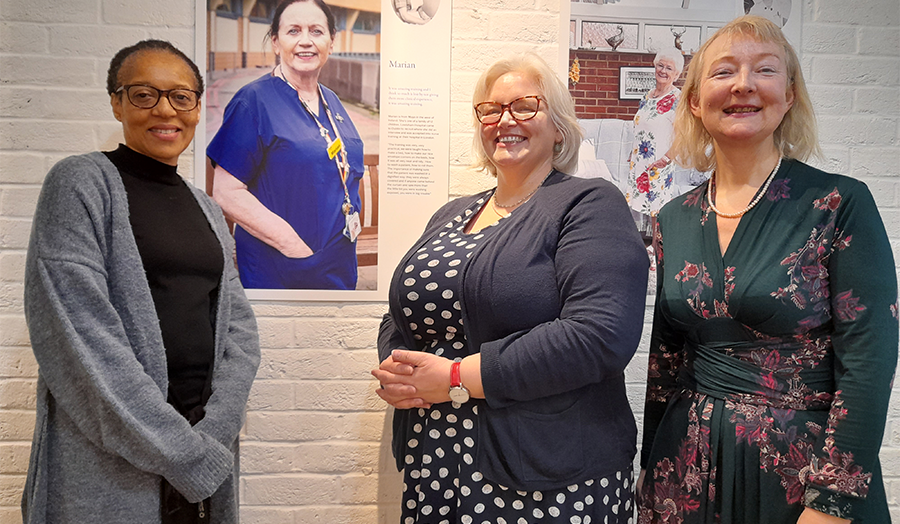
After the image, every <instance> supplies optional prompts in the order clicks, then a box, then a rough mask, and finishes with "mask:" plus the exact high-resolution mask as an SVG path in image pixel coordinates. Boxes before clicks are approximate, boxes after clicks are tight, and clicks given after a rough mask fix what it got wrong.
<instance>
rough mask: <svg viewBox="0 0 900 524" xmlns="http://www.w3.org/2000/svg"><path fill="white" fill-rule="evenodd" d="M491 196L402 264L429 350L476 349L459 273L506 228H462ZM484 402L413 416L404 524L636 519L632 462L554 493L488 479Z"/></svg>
mask: <svg viewBox="0 0 900 524" xmlns="http://www.w3.org/2000/svg"><path fill="white" fill-rule="evenodd" d="M485 201H486V199H485V198H482V199H479V200H477V201H475V202H473V204H472V205H471V206H469V208H468V209H466V210H465V211H464V212H463V214H461V215H460V216H458V217H456V218H455V219H454V220H452V221H450V222H449V223H448V224H447V225H446V226H445V227H444V228H442V229H441V230H439V231H438V232H437V233H435V235H434V236H433V237H432V238H431V239H430V240H428V241H427V242H426V243H425V244H424V246H423V247H422V248H421V249H419V250H418V251H416V252H415V253H414V254H413V255H412V256H411V257H410V258H409V259H408V260H407V261H406V262H404V263H405V264H406V266H405V267H404V269H403V276H402V281H401V293H400V295H401V301H400V302H401V306H402V307H403V314H404V315H405V316H406V319H407V321H408V322H409V328H410V330H412V333H413V336H414V337H415V339H416V340H417V341H419V342H420V346H419V347H420V348H422V349H423V350H424V351H429V352H431V353H434V354H436V355H440V356H444V357H446V358H449V359H453V360H461V359H462V358H463V357H465V356H467V355H469V354H471V353H472V351H470V349H469V347H468V346H467V345H466V338H465V334H464V331H463V319H462V314H461V308H460V303H459V297H458V294H459V287H460V281H459V277H460V275H461V274H462V272H463V269H464V267H465V265H466V261H467V260H468V259H469V257H471V256H472V253H473V252H474V250H475V249H476V248H477V247H478V246H479V245H480V244H482V243H484V242H490V241H491V238H492V237H493V236H494V235H495V234H496V232H497V231H498V230H499V229H500V228H502V227H504V222H505V220H500V221H499V222H497V223H496V224H494V225H493V226H490V227H487V228H484V229H482V230H481V231H479V232H478V233H474V234H466V233H464V232H463V230H464V228H465V225H466V222H467V219H468V218H470V217H471V216H473V215H474V214H475V213H476V212H477V211H478V209H479V208H480V207H481V206H482V205H483V204H484V202H485ZM486 406H487V404H486V403H485V401H484V400H480V399H472V400H470V401H469V402H466V403H464V404H458V403H456V402H446V403H442V404H435V405H433V406H432V407H431V408H429V409H419V410H417V411H416V412H414V413H413V414H412V415H413V416H412V417H410V418H411V424H412V431H410V432H409V434H410V435H411V438H410V440H409V441H408V442H407V455H406V457H404V461H405V464H406V467H405V468H404V474H403V481H404V482H403V508H402V517H401V523H402V524H413V523H429V524H455V523H462V524H483V523H491V524H527V523H535V522H548V523H550V522H553V523H571V524H589V523H591V522H594V523H597V524H601V523H615V524H618V523H621V524H631V523H632V522H633V518H632V514H633V504H632V501H633V478H632V471H631V468H628V469H626V470H623V471H619V472H617V473H615V474H613V475H610V476H609V477H606V478H602V479H595V480H588V481H586V482H581V483H578V484H572V485H570V486H567V487H565V488H562V489H557V490H551V491H531V492H526V491H516V490H513V489H510V488H508V487H506V486H501V485H499V484H496V483H493V482H491V481H490V480H488V479H486V478H484V475H482V474H481V473H480V472H479V471H478V470H477V469H476V468H475V447H476V440H477V439H478V413H479V411H480V410H484V409H488V408H487V407H486ZM558 445H561V446H564V445H565V443H564V442H560V443H558ZM598 445H602V444H601V443H598Z"/></svg>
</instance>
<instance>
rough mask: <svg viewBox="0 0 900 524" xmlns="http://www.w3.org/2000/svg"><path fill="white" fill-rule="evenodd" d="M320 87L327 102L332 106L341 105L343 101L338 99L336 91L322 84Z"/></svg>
mask: <svg viewBox="0 0 900 524" xmlns="http://www.w3.org/2000/svg"><path fill="white" fill-rule="evenodd" d="M319 87H321V88H322V96H324V97H325V100H326V101H327V102H328V103H329V104H332V105H333V104H338V105H341V99H340V98H338V96H337V94H336V93H335V92H334V91H332V90H331V89H329V88H328V87H326V86H324V85H322V84H319ZM341 107H343V106H341Z"/></svg>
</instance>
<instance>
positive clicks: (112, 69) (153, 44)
mask: <svg viewBox="0 0 900 524" xmlns="http://www.w3.org/2000/svg"><path fill="white" fill-rule="evenodd" d="M142 51H165V52H167V53H172V54H173V55H175V56H177V57H178V58H180V59H182V60H184V63H185V64H187V65H188V67H190V68H191V71H193V72H194V78H195V79H196V80H197V91H200V94H201V95H202V94H203V75H201V74H200V69H199V68H198V67H197V64H195V63H194V61H193V60H191V59H190V58H188V57H187V55H185V54H184V53H182V52H181V50H179V49H178V48H177V47H175V46H173V45H172V44H170V43H169V42H166V41H165V40H142V41H140V42H138V43H136V44H134V45H132V46H128V47H125V48H123V49H120V50H119V52H118V53H116V56H114V57H113V59H112V60H110V61H109V70H108V71H107V73H106V92H107V93H109V94H113V93H115V92H116V89H118V88H119V71H121V70H122V64H124V63H125V60H127V59H128V57H130V56H131V55H134V54H137V53H140V52H142Z"/></svg>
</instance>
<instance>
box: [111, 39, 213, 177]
mask: <svg viewBox="0 0 900 524" xmlns="http://www.w3.org/2000/svg"><path fill="white" fill-rule="evenodd" d="M118 84H119V85H120V86H122V85H133V84H140V85H148V86H153V87H155V88H157V89H160V90H163V91H166V90H169V89H194V90H196V89H197V87H198V86H197V81H196V77H195V76H194V73H193V71H191V68H190V67H189V66H188V65H187V64H186V63H185V62H184V60H182V59H181V58H179V57H178V56H176V55H174V54H172V53H169V52H166V51H157V50H149V51H139V52H138V53H135V54H133V55H131V56H130V57H128V58H127V59H126V60H125V63H124V64H123V65H122V69H121V70H120V71H119V79H118ZM110 104H111V105H112V110H113V114H114V115H115V117H116V120H118V121H120V122H122V130H123V131H124V133H125V145H126V146H128V147H129V148H131V149H133V150H135V151H137V152H138V153H141V154H144V155H147V156H149V157H150V158H153V159H155V160H158V161H160V162H163V163H165V164H169V165H172V166H174V165H177V164H178V156H179V155H180V154H181V153H182V151H184V150H185V149H187V147H188V146H189V145H190V143H191V140H193V139H194V130H195V129H196V127H197V124H198V123H199V122H200V106H199V105H198V106H197V107H195V108H194V109H193V110H191V111H175V110H174V109H173V108H172V106H171V104H169V100H168V98H166V97H165V96H162V97H160V99H159V102H158V103H157V104H156V106H155V107H153V108H150V109H141V108H139V107H136V106H135V105H134V104H132V103H131V102H130V101H129V100H128V96H127V95H126V94H125V93H124V92H120V93H118V94H112V95H110Z"/></svg>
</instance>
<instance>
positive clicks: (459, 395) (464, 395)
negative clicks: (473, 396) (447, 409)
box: [450, 387, 469, 404]
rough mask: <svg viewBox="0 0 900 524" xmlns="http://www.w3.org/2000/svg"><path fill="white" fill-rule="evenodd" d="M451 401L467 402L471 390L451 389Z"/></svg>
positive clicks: (462, 388)
mask: <svg viewBox="0 0 900 524" xmlns="http://www.w3.org/2000/svg"><path fill="white" fill-rule="evenodd" d="M450 400H452V401H453V402H459V403H460V404H462V403H463V402H467V401H468V400H469V390H467V389H466V388H464V387H456V388H450Z"/></svg>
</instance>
